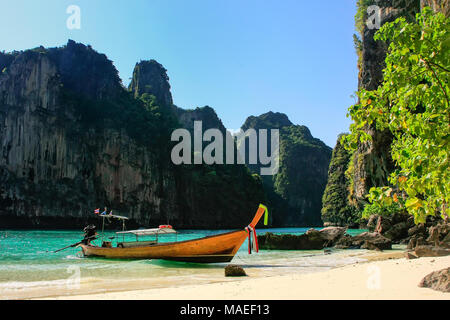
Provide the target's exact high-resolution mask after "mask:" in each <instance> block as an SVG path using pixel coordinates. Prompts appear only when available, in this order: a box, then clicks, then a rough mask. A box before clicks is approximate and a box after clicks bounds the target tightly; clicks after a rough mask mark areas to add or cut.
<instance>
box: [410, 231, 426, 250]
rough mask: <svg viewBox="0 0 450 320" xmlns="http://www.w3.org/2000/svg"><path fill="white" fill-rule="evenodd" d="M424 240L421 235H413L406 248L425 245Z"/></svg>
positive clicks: (412, 248) (411, 248)
mask: <svg viewBox="0 0 450 320" xmlns="http://www.w3.org/2000/svg"><path fill="white" fill-rule="evenodd" d="M426 244H427V243H426V241H425V239H424V238H423V237H422V236H419V235H413V236H412V237H411V238H410V239H409V242H408V246H407V249H408V250H414V248H415V247H417V246H424V245H426Z"/></svg>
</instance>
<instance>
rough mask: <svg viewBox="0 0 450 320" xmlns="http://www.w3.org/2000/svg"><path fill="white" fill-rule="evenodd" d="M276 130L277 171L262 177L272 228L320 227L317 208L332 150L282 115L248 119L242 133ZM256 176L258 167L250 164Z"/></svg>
mask: <svg viewBox="0 0 450 320" xmlns="http://www.w3.org/2000/svg"><path fill="white" fill-rule="evenodd" d="M249 128H253V129H279V130H280V154H279V171H278V173H277V174H276V175H274V176H262V181H263V185H264V190H265V192H266V194H267V198H268V202H269V206H270V207H271V208H272V210H271V212H272V218H273V224H274V225H275V226H321V225H322V220H321V215H320V209H321V207H322V195H323V190H324V189H325V185H326V180H327V171H328V166H329V163H330V158H331V148H329V147H328V146H327V145H325V144H324V143H323V142H322V141H321V140H319V139H316V138H314V137H313V136H312V135H311V132H310V131H309V129H308V128H307V127H305V126H300V125H294V124H292V122H291V121H289V119H288V117H287V116H286V115H285V114H282V113H273V112H269V113H266V114H263V115H260V116H258V117H254V116H252V117H249V118H247V120H246V121H245V123H244V125H243V126H242V130H244V131H245V130H247V129H249ZM249 167H250V168H251V170H252V171H253V172H255V173H259V172H260V171H259V169H260V167H261V166H260V165H249Z"/></svg>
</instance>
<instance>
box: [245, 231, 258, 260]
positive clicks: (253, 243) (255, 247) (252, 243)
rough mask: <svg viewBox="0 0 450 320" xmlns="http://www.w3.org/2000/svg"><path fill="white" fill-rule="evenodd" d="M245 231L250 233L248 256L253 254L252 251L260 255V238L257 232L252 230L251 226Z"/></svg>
mask: <svg viewBox="0 0 450 320" xmlns="http://www.w3.org/2000/svg"><path fill="white" fill-rule="evenodd" d="M245 231H247V233H248V254H252V249H253V250H254V251H255V252H256V253H258V252H259V247H258V236H257V235H256V230H255V229H254V228H252V227H251V226H248V227H246V228H245ZM252 234H253V241H252Z"/></svg>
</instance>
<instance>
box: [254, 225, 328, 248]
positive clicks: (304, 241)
mask: <svg viewBox="0 0 450 320" xmlns="http://www.w3.org/2000/svg"><path fill="white" fill-rule="evenodd" d="M258 243H259V248H260V249H265V250H322V249H323V248H324V246H325V244H326V243H327V240H326V239H325V238H324V237H323V235H322V233H321V232H320V231H318V230H315V229H309V230H308V231H307V232H306V233H305V234H302V235H299V236H297V235H292V234H283V235H277V234H273V233H271V232H267V233H266V234H264V235H259V236H258Z"/></svg>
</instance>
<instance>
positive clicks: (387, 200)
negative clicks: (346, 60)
mask: <svg viewBox="0 0 450 320" xmlns="http://www.w3.org/2000/svg"><path fill="white" fill-rule="evenodd" d="M449 26H450V21H449V18H446V17H445V16H444V15H443V14H441V13H434V12H432V11H431V10H430V9H429V8H425V9H424V10H423V12H422V13H421V14H418V15H417V20H416V22H414V23H413V22H408V21H407V20H406V19H405V18H403V17H402V18H399V19H397V20H396V21H395V22H392V23H387V24H385V25H384V26H383V27H382V28H381V29H380V31H379V32H378V33H377V35H376V37H375V39H376V40H378V41H386V42H388V43H389V51H388V55H387V57H386V68H385V69H384V80H383V83H382V84H381V85H380V86H379V87H378V89H376V90H372V91H368V90H365V89H360V90H359V92H358V96H359V99H360V102H359V103H358V104H356V105H354V106H352V107H351V108H350V115H351V117H352V119H353V120H354V123H353V124H352V125H351V132H352V133H351V135H349V136H348V138H347V141H348V144H349V146H350V147H352V148H353V149H354V148H355V147H356V146H357V145H358V143H360V142H364V141H368V140H370V139H372V137H371V135H369V134H367V132H366V131H365V130H364V128H365V127H366V126H372V125H374V126H376V128H377V130H389V132H390V133H391V134H392V135H393V137H394V139H393V142H392V145H391V155H392V158H393V160H394V161H395V162H396V165H397V167H398V169H397V170H395V171H394V172H393V173H392V174H391V176H390V178H389V182H390V185H389V186H385V187H378V188H372V189H371V190H370V196H369V200H370V201H372V202H373V203H374V204H375V205H378V206H380V207H389V206H391V205H392V203H401V201H405V209H406V210H407V211H408V212H409V213H410V214H412V215H414V217H415V221H416V223H422V222H424V221H425V219H426V216H428V215H431V216H434V215H436V214H437V213H439V214H441V215H442V216H444V217H448V212H447V210H448V203H449V195H450V189H449V188H450V174H449V161H450V159H449V158H450V156H449V153H450V134H449V121H450V114H449V107H450V106H449V96H450V91H449V80H450V78H449V75H450V41H449V39H450V28H449Z"/></svg>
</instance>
